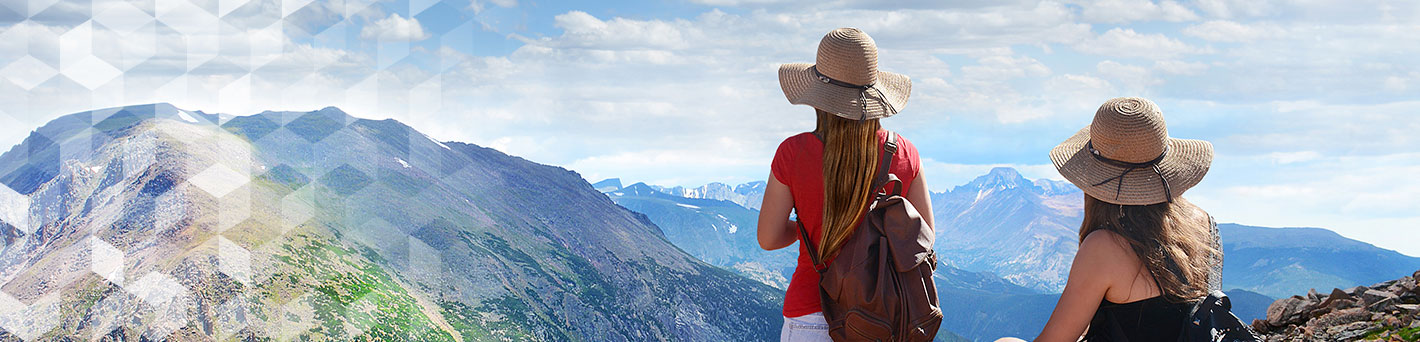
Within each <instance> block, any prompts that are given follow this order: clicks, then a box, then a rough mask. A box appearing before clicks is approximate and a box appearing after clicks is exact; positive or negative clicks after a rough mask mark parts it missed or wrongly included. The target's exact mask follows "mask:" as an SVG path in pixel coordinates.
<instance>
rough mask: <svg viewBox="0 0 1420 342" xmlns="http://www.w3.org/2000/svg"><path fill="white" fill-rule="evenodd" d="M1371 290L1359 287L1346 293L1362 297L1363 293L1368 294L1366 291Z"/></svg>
mask: <svg viewBox="0 0 1420 342" xmlns="http://www.w3.org/2000/svg"><path fill="white" fill-rule="evenodd" d="M1370 289H1371V288H1369V287H1365V286H1357V287H1353V288H1351V289H1350V290H1347V291H1346V293H1350V294H1351V295H1352V296H1360V295H1361V294H1362V293H1366V290H1370Z"/></svg>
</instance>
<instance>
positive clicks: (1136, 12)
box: [1080, 0, 1198, 24]
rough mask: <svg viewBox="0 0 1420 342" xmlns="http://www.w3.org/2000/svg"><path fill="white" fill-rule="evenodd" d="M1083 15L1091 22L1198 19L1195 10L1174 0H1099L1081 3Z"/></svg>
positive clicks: (1115, 22) (1182, 20) (1116, 22)
mask: <svg viewBox="0 0 1420 342" xmlns="http://www.w3.org/2000/svg"><path fill="white" fill-rule="evenodd" d="M1080 6H1081V7H1083V10H1082V11H1081V15H1083V16H1084V19H1085V20H1086V21H1089V22H1096V23H1111V24H1119V23H1128V22H1134V21H1169V22H1187V21H1194V20H1198V14H1196V13H1193V10H1191V9H1188V8H1187V7H1184V6H1183V5H1180V4H1179V3H1177V2H1174V1H1163V2H1158V3H1155V2H1153V1H1150V0H1099V1H1094V2H1086V3H1080Z"/></svg>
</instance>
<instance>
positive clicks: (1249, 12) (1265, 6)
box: [1196, 0, 1276, 18]
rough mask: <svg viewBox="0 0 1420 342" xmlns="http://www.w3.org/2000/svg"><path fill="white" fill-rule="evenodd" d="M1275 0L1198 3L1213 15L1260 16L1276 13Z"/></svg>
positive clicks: (1214, 0)
mask: <svg viewBox="0 0 1420 342" xmlns="http://www.w3.org/2000/svg"><path fill="white" fill-rule="evenodd" d="M1274 2H1275V1H1273V0H1198V1H1197V3H1196V5H1197V6H1198V8H1199V9H1201V10H1203V12H1204V13H1207V14H1208V15H1210V16H1213V17H1219V18H1233V17H1258V16H1263V15H1266V14H1269V13H1274V11H1275V10H1276V8H1275V7H1276V6H1275V5H1274Z"/></svg>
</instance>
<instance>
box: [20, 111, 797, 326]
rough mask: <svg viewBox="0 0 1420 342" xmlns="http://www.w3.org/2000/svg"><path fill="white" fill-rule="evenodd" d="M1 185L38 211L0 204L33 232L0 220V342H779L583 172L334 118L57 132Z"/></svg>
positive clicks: (90, 118) (149, 114)
mask: <svg viewBox="0 0 1420 342" xmlns="http://www.w3.org/2000/svg"><path fill="white" fill-rule="evenodd" d="M0 175H3V177H0V180H4V181H5V182H4V184H5V185H6V186H5V188H6V189H10V188H20V189H22V190H27V191H26V192H24V193H23V194H21V193H20V192H18V191H16V192H14V193H15V195H18V196H9V197H7V198H11V199H23V201H30V200H31V199H32V200H33V201H32V202H30V203H11V202H9V201H8V200H7V201H0V202H4V203H3V204H5V208H3V209H5V210H3V212H7V213H13V212H15V211H16V210H17V209H16V208H18V207H20V206H21V205H20V204H23V207H24V210H22V211H24V212H25V213H24V215H22V217H25V218H26V220H20V219H16V218H14V216H13V215H9V214H7V215H6V216H0V219H3V220H4V222H5V224H4V225H3V226H4V227H3V228H4V229H5V231H4V233H5V236H6V239H5V240H6V243H5V245H4V247H3V250H0V265H3V267H0V280H4V283H3V284H4V285H5V286H3V287H0V290H4V292H5V293H7V294H6V295H5V296H0V302H4V303H6V304H13V303H15V302H18V303H19V304H18V305H21V307H22V309H20V310H19V311H10V310H7V311H6V312H3V313H0V328H4V330H5V331H6V332H5V333H3V334H0V339H4V338H26V339H33V338H49V337H54V336H69V335H76V334H77V335H83V336H110V337H113V338H138V337H140V336H141V337H142V338H146V339H163V338H173V339H197V338H204V337H202V336H206V337H205V338H218V339H220V338H229V337H236V338H238V339H249V338H266V337H269V338H276V339H291V338H295V337H299V336H301V335H320V336H327V337H332V338H344V339H349V338H355V337H361V338H368V339H416V340H456V341H457V340H465V339H472V340H478V339H485V338H490V337H495V336H496V337H501V338H511V339H516V340H573V339H617V340H665V339H676V340H718V339H725V338H730V337H732V336H737V337H740V338H744V337H752V338H762V339H769V338H771V337H772V336H776V335H777V332H778V325H779V321H778V319H779V315H778V309H779V308H778V302H779V301H780V300H781V299H779V298H781V296H782V294H780V293H778V292H777V291H773V290H772V288H771V287H769V286H767V285H762V284H760V283H758V282H754V281H752V280H749V279H745V278H743V277H740V276H738V275H735V274H733V273H731V272H729V271H725V270H722V269H720V268H717V267H714V266H710V265H708V264H705V263H703V262H701V261H699V260H697V259H695V258H693V257H691V256H689V255H687V254H685V253H684V252H683V251H681V249H679V248H678V247H675V246H674V245H672V244H671V243H669V242H668V241H666V240H665V238H664V236H663V235H662V234H661V231H660V229H659V228H658V227H656V226H655V225H654V224H652V223H651V222H650V221H649V220H648V219H647V218H646V216H645V215H641V214H638V213H634V212H631V211H627V210H625V209H624V208H621V207H620V206H617V205H616V204H615V203H613V202H612V201H611V200H610V199H608V198H607V197H606V196H604V195H602V194H601V193H600V192H597V191H596V190H595V189H594V188H593V187H592V186H591V184H588V183H587V182H586V181H585V180H583V179H582V177H581V176H580V175H578V174H576V173H575V172H572V171H569V170H566V169H564V168H560V167H552V166H546V165H541V164H536V163H532V162H529V161H527V160H525V159H522V158H519V157H515V156H509V155H506V154H503V153H501V152H498V151H496V150H492V149H488V148H484V147H479V146H476V145H471V144H462V143H454V142H447V143H445V142H438V141H434V140H432V139H428V137H427V136H424V135H423V134H421V133H418V132H417V131H415V130H413V129H412V128H409V127H408V126H406V125H403V124H402V123H399V122H397V121H394V120H364V119H356V118H353V117H350V116H349V115H348V114H345V113H344V112H343V111H340V110H339V109H338V108H334V107H327V108H324V109H322V110H317V111H311V112H277V111H267V112H263V113H259V114H254V115H248V116H225V115H217V114H206V113H202V112H192V111H186V110H181V109H177V108H176V107H173V106H171V105H166V104H152V105H139V106H128V107H117V108H108V109H100V110H95V111H89V112H81V113H75V114H70V115H66V116H64V117H61V118H60V119H56V121H54V122H53V123H52V124H47V125H44V126H41V127H40V128H38V129H36V131H35V132H34V133H32V134H31V136H30V137H28V138H27V139H26V141H25V142H22V143H21V144H19V145H16V147H14V148H12V149H11V150H10V151H8V152H6V153H5V154H3V155H0ZM22 221H27V222H22ZM49 265H72V266H69V267H60V268H58V269H63V270H65V271H63V272H57V273H50V274H44V273H41V272H39V270H45V269H51V268H53V267H49ZM316 266H318V267H316ZM692 289H693V290H692ZM7 298H10V299H14V301H13V302H12V301H10V300H9V299H7ZM7 307H8V306H7ZM711 308H714V309H711ZM25 317H46V318H47V319H45V320H43V321H33V320H31V321H27V320H25ZM276 317H287V318H289V319H286V320H281V319H275V318H276ZM130 318H131V319H130Z"/></svg>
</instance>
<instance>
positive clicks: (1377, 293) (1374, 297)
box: [1361, 289, 1397, 306]
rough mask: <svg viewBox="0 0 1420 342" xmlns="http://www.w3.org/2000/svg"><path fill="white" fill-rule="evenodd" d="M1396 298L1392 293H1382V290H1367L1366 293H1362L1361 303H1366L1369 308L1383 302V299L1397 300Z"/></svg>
mask: <svg viewBox="0 0 1420 342" xmlns="http://www.w3.org/2000/svg"><path fill="white" fill-rule="evenodd" d="M1396 297H1397V296H1396V295H1395V294H1394V293H1390V292H1389V291H1382V290H1377V289H1369V290H1366V292H1362V293H1361V302H1362V303H1365V304H1366V305H1367V306H1369V305H1371V304H1372V303H1375V302H1379V301H1381V300H1382V299H1386V298H1396Z"/></svg>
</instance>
